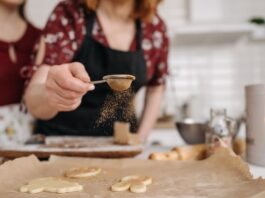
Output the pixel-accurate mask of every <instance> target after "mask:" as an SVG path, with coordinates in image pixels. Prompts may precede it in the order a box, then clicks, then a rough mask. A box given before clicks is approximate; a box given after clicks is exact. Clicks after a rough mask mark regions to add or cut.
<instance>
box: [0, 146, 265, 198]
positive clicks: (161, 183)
mask: <svg viewBox="0 0 265 198" xmlns="http://www.w3.org/2000/svg"><path fill="white" fill-rule="evenodd" d="M80 166H98V167H101V168H102V169H103V170H104V171H103V173H101V174H100V175H99V176H97V177H94V178H90V179H80V180H74V181H77V182H79V183H80V184H82V185H83V186H84V190H83V191H82V192H78V193H70V194H63V195H59V194H53V193H40V194H35V195H30V194H25V193H20V192H18V188H19V187H20V186H21V185H23V184H26V183H27V182H28V181H29V180H31V179H34V178H39V177H48V176H61V175H62V174H63V172H64V171H65V170H67V169H69V168H74V167H80ZM131 174H140V175H147V176H152V177H153V178H154V182H153V184H152V185H151V186H149V187H148V191H147V192H146V193H145V194H133V193H130V192H111V191H110V190H109V187H110V186H111V185H112V184H113V183H114V182H116V181H117V180H118V179H119V178H121V177H122V176H126V175H131ZM0 197H1V198H11V197H12V198H35V197H36V198H46V197H49V198H70V197H71V198H114V197H115V198H127V197H128V198H131V197H133V198H134V197H137V198H149V197H150V198H151V197H152V198H160V197H161V198H173V197H177V198H208V197H209V198H264V197H265V180H263V179H256V180H254V179H252V176H251V174H250V172H249V169H248V166H247V165H246V164H245V163H244V162H243V161H241V159H240V158H239V157H232V156H230V155H229V154H228V153H227V152H224V151H222V152H219V153H217V154H216V155H214V156H212V157H211V158H209V159H207V160H204V161H194V162H178V161H172V162H169V161H167V162H159V161H147V160H135V159H122V160H121V159H120V160H110V159H109V160H108V159H105V160H104V159H88V158H68V157H56V156H52V157H51V158H50V160H49V161H48V162H40V161H38V160H37V159H36V157H34V156H30V157H26V158H19V159H16V160H14V161H10V162H7V163H5V164H3V165H2V166H1V167H0Z"/></svg>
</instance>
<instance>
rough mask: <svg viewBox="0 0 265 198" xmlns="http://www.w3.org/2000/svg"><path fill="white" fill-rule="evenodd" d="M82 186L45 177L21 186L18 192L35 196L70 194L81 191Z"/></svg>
mask: <svg viewBox="0 0 265 198" xmlns="http://www.w3.org/2000/svg"><path fill="white" fill-rule="evenodd" d="M82 190H83V186H82V185H80V184H78V183H76V182H70V181H67V180H63V179H61V178H56V177H45V178H39V179H34V180H32V181H30V182H28V184H27V185H24V186H21V187H20V189H19V191H20V192H24V193H30V194H36V193H41V192H52V193H60V194H63V193H70V192H78V191H82Z"/></svg>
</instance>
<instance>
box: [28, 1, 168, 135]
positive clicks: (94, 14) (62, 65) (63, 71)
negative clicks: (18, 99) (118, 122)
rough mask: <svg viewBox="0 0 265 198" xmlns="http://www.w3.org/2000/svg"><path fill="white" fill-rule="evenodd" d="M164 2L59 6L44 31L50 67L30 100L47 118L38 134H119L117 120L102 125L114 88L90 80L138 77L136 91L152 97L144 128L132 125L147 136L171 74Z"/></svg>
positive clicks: (40, 74)
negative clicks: (102, 113) (111, 76)
mask: <svg viewBox="0 0 265 198" xmlns="http://www.w3.org/2000/svg"><path fill="white" fill-rule="evenodd" d="M159 3H160V0H108V1H104V0H83V1H82V0H76V1H74V0H66V1H63V2H61V3H60V4H59V5H58V6H57V7H56V9H55V10H54V12H53V13H52V15H51V16H50V19H49V21H48V24H47V26H46V29H45V31H44V37H45V45H46V50H45V55H44V61H43V65H41V66H40V68H39V69H38V70H37V72H36V73H35V74H34V76H33V78H32V80H31V82H30V84H29V87H28V89H27V91H26V95H25V101H26V105H27V107H28V109H29V111H30V112H31V113H32V114H33V115H35V116H36V117H37V118H39V119H40V120H39V121H38V123H37V129H36V131H37V132H38V133H44V134H46V135H62V134H64V135H92V136H93V135H111V134H112V133H113V130H112V128H113V122H114V121H115V120H114V118H113V119H112V120H111V124H110V125H107V124H102V125H101V126H96V125H95V122H96V119H97V118H98V117H99V116H100V109H101V108H102V105H103V103H104V101H105V99H106V97H107V95H109V94H111V89H110V88H109V87H108V86H107V85H97V87H96V88H95V87H94V86H93V85H92V84H90V83H89V82H90V79H93V80H98V79H101V78H102V77H103V76H104V75H107V74H132V75H134V76H136V80H135V82H134V84H133V88H132V91H133V92H134V93H136V92H137V91H138V90H139V89H140V88H141V87H143V86H147V93H146V100H145V108H144V112H143V115H142V119H141V122H140V124H139V127H137V125H136V124H135V123H134V122H132V123H131V125H132V127H131V128H132V131H133V132H137V133H138V134H139V135H140V136H141V137H142V138H143V139H144V138H146V137H147V135H148V133H149V131H150V130H151V128H152V126H153V124H154V123H155V121H156V118H157V115H158V112H159V107H160V103H161V98H162V95H163V90H164V83H165V76H166V74H167V54H168V38H167V36H166V33H165V25H164V23H163V21H162V20H161V18H160V17H159V16H158V15H157V14H156V8H157V6H158V4H159ZM51 66H52V67H51ZM92 90H94V91H92ZM117 103H119V101H117ZM115 116H116V115H115ZM115 116H114V117H115Z"/></svg>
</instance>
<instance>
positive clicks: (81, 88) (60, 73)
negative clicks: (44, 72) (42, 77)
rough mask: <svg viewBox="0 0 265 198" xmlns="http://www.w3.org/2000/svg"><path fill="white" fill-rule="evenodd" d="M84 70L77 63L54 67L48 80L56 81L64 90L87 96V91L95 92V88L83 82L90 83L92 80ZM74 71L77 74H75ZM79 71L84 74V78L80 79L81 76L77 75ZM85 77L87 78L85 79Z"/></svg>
mask: <svg viewBox="0 0 265 198" xmlns="http://www.w3.org/2000/svg"><path fill="white" fill-rule="evenodd" d="M73 68H75V69H73ZM80 68H81V69H80ZM82 68H83V66H82V65H81V64H77V63H70V64H64V65H60V66H53V67H52V68H51V69H50V71H49V74H48V79H47V80H54V81H56V82H57V84H58V85H59V86H60V87H61V88H62V89H64V90H69V91H74V92H78V93H81V94H85V93H86V92H87V91H89V90H93V88H94V87H93V86H91V84H89V83H88V82H84V81H83V80H84V79H86V80H87V81H90V79H89V77H88V74H87V72H86V71H85V70H83V69H82ZM73 70H74V71H75V72H73ZM77 71H78V72H79V73H81V71H82V72H83V73H84V74H82V77H80V76H81V74H79V76H78V75H77V74H78V72H77ZM85 76H87V77H86V78H85ZM79 78H84V79H79Z"/></svg>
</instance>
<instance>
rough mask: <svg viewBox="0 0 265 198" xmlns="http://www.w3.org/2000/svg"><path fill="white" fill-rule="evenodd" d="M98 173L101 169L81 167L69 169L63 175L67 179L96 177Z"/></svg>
mask: <svg viewBox="0 0 265 198" xmlns="http://www.w3.org/2000/svg"><path fill="white" fill-rule="evenodd" d="M100 172H101V169H100V168H98V167H82V168H73V169H70V170H68V171H66V172H65V174H64V175H65V176H66V177H69V178H85V177H93V176H96V175H98V174H99V173H100Z"/></svg>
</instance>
